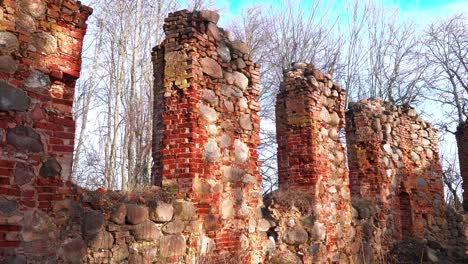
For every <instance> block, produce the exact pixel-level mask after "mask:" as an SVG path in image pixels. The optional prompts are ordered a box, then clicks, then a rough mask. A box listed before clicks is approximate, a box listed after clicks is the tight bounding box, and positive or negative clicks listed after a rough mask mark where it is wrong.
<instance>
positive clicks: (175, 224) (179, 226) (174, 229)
mask: <svg viewBox="0 0 468 264" xmlns="http://www.w3.org/2000/svg"><path fill="white" fill-rule="evenodd" d="M184 230H185V224H184V222H182V220H180V219H175V220H174V221H171V222H169V223H167V224H166V225H164V226H163V228H162V231H163V232H164V233H165V234H180V233H182V232H183V231H184Z"/></svg>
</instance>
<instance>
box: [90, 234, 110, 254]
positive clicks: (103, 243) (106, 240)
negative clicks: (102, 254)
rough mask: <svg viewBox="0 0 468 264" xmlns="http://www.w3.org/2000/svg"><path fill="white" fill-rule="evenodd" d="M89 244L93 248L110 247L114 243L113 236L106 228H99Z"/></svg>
mask: <svg viewBox="0 0 468 264" xmlns="http://www.w3.org/2000/svg"><path fill="white" fill-rule="evenodd" d="M89 244H90V246H91V248H93V249H94V250H102V249H111V248H112V247H113V245H114V237H113V236H112V234H111V233H109V232H107V231H106V230H101V231H100V232H98V234H97V235H96V236H95V237H93V238H92V239H91V241H90V243H89Z"/></svg>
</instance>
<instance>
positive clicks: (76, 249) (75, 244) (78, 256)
mask: <svg viewBox="0 0 468 264" xmlns="http://www.w3.org/2000/svg"><path fill="white" fill-rule="evenodd" d="M62 252H63V258H64V259H65V260H66V261H67V263H71V264H79V263H83V258H84V257H85V255H86V244H85V242H84V241H83V239H82V238H81V237H76V238H67V239H65V241H64V242H63V244H62Z"/></svg>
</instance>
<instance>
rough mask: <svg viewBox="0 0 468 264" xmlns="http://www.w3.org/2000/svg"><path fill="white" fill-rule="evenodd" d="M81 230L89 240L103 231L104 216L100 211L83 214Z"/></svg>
mask: <svg viewBox="0 0 468 264" xmlns="http://www.w3.org/2000/svg"><path fill="white" fill-rule="evenodd" d="M82 219H83V224H82V226H81V228H82V229H81V230H82V232H83V236H84V238H85V239H89V238H91V237H92V236H94V235H96V234H97V233H99V231H101V229H102V228H103V226H104V216H103V215H102V213H101V212H99V211H88V212H86V213H84V214H83V218H82Z"/></svg>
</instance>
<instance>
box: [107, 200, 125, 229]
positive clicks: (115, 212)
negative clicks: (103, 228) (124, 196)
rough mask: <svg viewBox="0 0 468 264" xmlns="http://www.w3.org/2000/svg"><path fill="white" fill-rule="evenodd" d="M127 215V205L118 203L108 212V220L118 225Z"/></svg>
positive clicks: (122, 222)
mask: <svg viewBox="0 0 468 264" xmlns="http://www.w3.org/2000/svg"><path fill="white" fill-rule="evenodd" d="M126 216H127V207H126V206H125V204H123V203H120V204H117V205H115V206H114V208H113V209H112V212H111V214H110V220H111V221H112V222H114V223H116V224H118V225H123V224H125V218H126Z"/></svg>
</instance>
